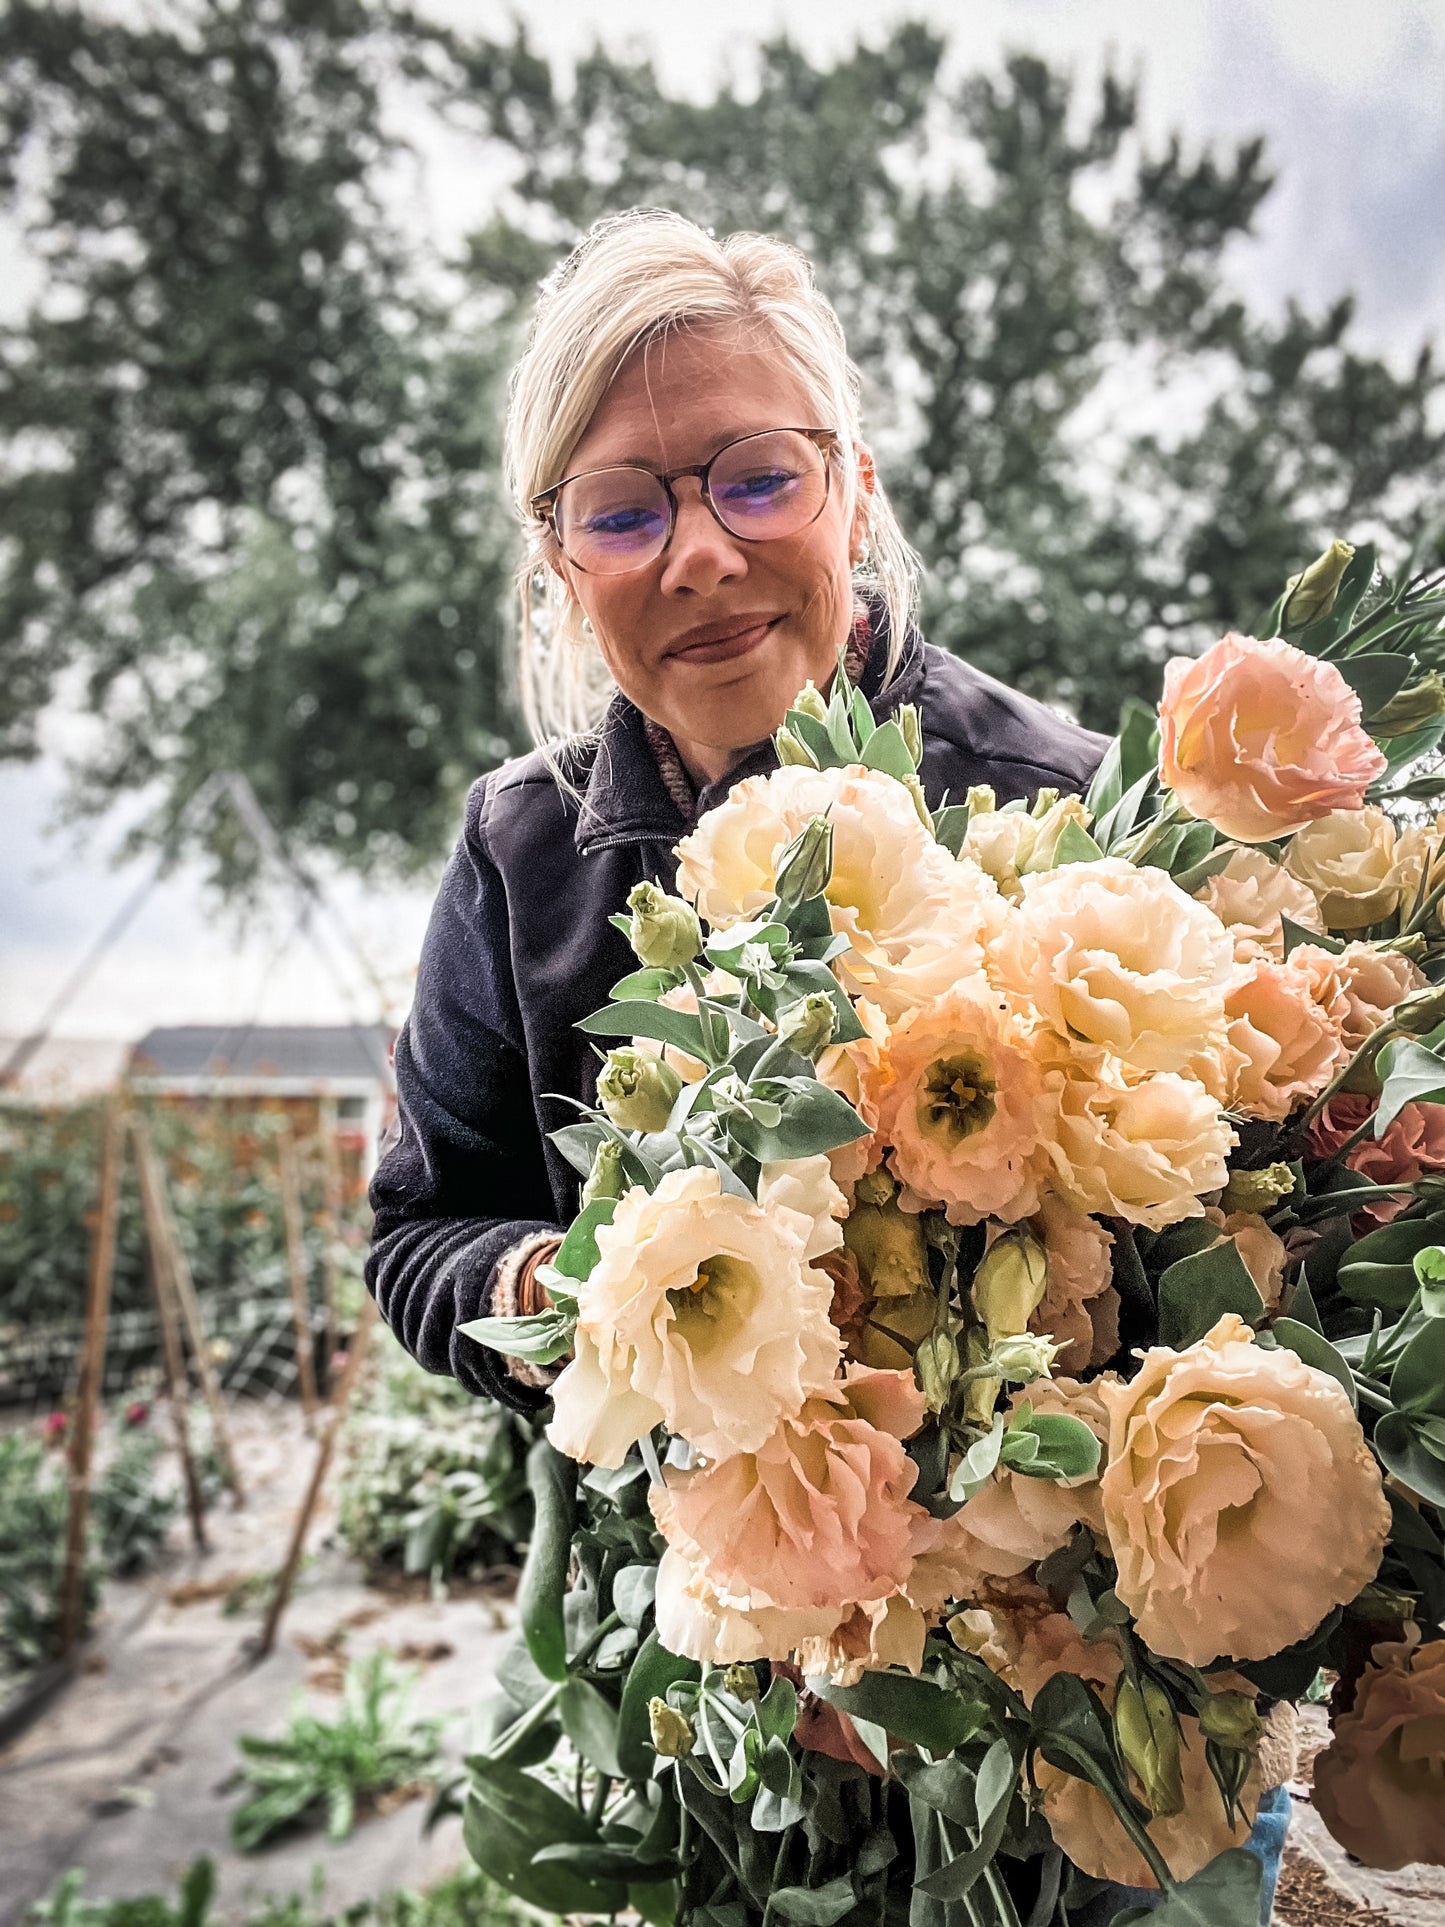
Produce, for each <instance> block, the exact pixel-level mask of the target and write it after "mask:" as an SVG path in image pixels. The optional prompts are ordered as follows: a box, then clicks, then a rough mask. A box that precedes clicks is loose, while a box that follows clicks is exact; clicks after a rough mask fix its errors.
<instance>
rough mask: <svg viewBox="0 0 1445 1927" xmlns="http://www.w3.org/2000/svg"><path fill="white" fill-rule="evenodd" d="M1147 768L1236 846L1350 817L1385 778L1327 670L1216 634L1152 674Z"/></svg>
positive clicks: (1291, 654)
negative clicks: (1152, 759) (1154, 756)
mask: <svg viewBox="0 0 1445 1927" xmlns="http://www.w3.org/2000/svg"><path fill="white" fill-rule="evenodd" d="M1159 728H1160V750H1159V768H1160V773H1161V774H1162V776H1163V778H1164V781H1165V782H1166V783H1167V784H1168V785H1169V787H1170V789H1172V790H1173V791H1174V793H1175V795H1176V796H1177V797H1178V798H1179V800H1180V802H1181V803H1183V804H1184V806H1185V808H1186V809H1188V810H1190V811H1191V812H1192V813H1193V814H1194V815H1195V816H1198V817H1202V818H1203V819H1204V820H1205V821H1206V822H1208V823H1213V824H1214V825H1215V827H1216V828H1217V829H1220V830H1222V831H1223V832H1224V834H1225V835H1226V836H1231V837H1237V838H1238V839H1239V841H1240V842H1242V843H1264V842H1268V841H1270V840H1271V839H1272V838H1274V837H1278V836H1288V835H1290V834H1292V832H1294V831H1295V830H1300V829H1303V828H1304V826H1305V824H1306V823H1313V822H1315V821H1316V820H1317V819H1318V818H1319V817H1322V816H1327V815H1328V814H1329V813H1330V811H1331V810H1358V809H1360V808H1361V807H1362V806H1363V804H1364V800H1365V791H1366V790H1367V789H1368V788H1369V786H1370V784H1371V783H1373V782H1374V781H1375V779H1376V777H1378V776H1382V775H1383V774H1384V771H1385V758H1384V757H1383V756H1382V755H1381V754H1380V752H1379V750H1378V749H1376V747H1375V745H1374V743H1373V742H1372V741H1371V740H1370V738H1369V736H1368V735H1367V734H1366V732H1365V731H1364V729H1362V728H1361V726H1360V699H1359V697H1358V696H1357V695H1356V694H1355V692H1354V690H1353V689H1351V688H1350V686H1349V684H1348V683H1347V682H1346V681H1345V679H1344V677H1343V676H1342V675H1341V674H1340V672H1339V670H1338V669H1336V668H1335V667H1334V665H1333V664H1332V663H1328V662H1321V661H1320V660H1319V659H1318V658H1317V657H1315V656H1310V655H1306V653H1305V652H1304V650H1303V649H1296V648H1295V647H1294V646H1293V644H1291V643H1288V642H1281V641H1279V640H1278V639H1275V640H1273V641H1270V642H1259V641H1257V640H1256V639H1255V638H1254V637H1253V636H1239V635H1233V634H1231V635H1227V636H1225V637H1224V638H1223V639H1222V641H1219V642H1217V643H1215V645H1214V647H1213V648H1212V649H1208V650H1206V651H1205V653H1204V654H1203V655H1202V656H1200V657H1199V658H1198V659H1197V660H1195V661H1191V660H1190V659H1189V658H1188V657H1185V656H1176V657H1175V659H1174V660H1173V661H1172V662H1170V663H1169V664H1167V665H1166V667H1165V670H1164V697H1163V700H1162V702H1161V703H1160V705H1159Z"/></svg>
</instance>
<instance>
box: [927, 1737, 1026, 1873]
mask: <svg viewBox="0 0 1445 1927" xmlns="http://www.w3.org/2000/svg"><path fill="white" fill-rule="evenodd" d="M1018 1782H1019V1763H1018V1760H1017V1758H1016V1757H1015V1755H1014V1751H1013V1747H1012V1745H1011V1744H1010V1742H1009V1741H1008V1740H1006V1739H998V1740H995V1741H994V1743H993V1745H992V1746H990V1748H989V1749H988V1752H987V1753H985V1755H984V1756H983V1760H982V1762H981V1763H980V1765H979V1769H978V1774H977V1778H976V1780H975V1782H974V1805H975V1809H976V1812H977V1816H978V1817H977V1822H976V1824H977V1826H978V1827H979V1828H980V1834H979V1838H978V1841H977V1843H976V1844H975V1845H974V1846H972V1847H970V1849H969V1850H968V1852H967V1853H963V1854H958V1855H956V1856H955V1857H954V1858H953V1859H951V1860H947V1861H945V1862H944V1864H943V1865H942V1866H941V1867H939V1868H938V1870H937V1871H936V1872H934V1873H929V1874H926V1875H925V1876H924V1878H923V1879H922V1880H920V1881H919V1882H918V1889H919V1891H920V1892H922V1893H924V1894H926V1895H927V1896H928V1898H929V1899H930V1900H943V1901H958V1900H962V1899H963V1897H964V1895H965V1894H967V1893H968V1892H969V1891H970V1889H971V1888H972V1887H973V1885H974V1883H975V1882H976V1881H977V1879H978V1877H979V1875H980V1874H981V1873H982V1872H983V1870H984V1868H985V1866H987V1864H988V1863H989V1861H990V1860H992V1859H993V1857H994V1855H995V1854H996V1853H997V1852H998V1848H999V1842H1000V1841H1001V1840H1002V1838H1003V1834H1004V1829H1005V1827H1006V1826H1007V1824H1008V1810H1009V1805H1010V1803H1011V1801H1012V1799H1013V1794H1014V1790H1015V1788H1016V1787H1017V1786H1018Z"/></svg>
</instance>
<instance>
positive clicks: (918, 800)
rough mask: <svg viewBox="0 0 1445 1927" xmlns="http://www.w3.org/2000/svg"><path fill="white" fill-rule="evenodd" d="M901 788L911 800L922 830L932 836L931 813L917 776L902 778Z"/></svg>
mask: <svg viewBox="0 0 1445 1927" xmlns="http://www.w3.org/2000/svg"><path fill="white" fill-rule="evenodd" d="M903 787H904V789H906V790H907V792H908V794H909V795H910V796H911V797H912V798H913V807H914V809H915V810H916V811H917V812H918V820H919V822H920V823H921V824H922V825H923V827H924V829H925V830H927V831H928V833H929V835H930V836H932V834H933V813H932V811H931V810H930V809H929V807H928V798H927V797H926V796H925V795H924V794H923V784H922V783H921V782H920V781H919V779H918V777H917V775H916V774H914V775H909V776H905V777H904V778H903Z"/></svg>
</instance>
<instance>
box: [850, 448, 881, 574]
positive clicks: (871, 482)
mask: <svg viewBox="0 0 1445 1927" xmlns="http://www.w3.org/2000/svg"><path fill="white" fill-rule="evenodd" d="M853 459H854V460H855V461H856V462H857V464H858V493H857V496H856V497H855V499H854V503H853V526H852V528H851V529H850V530H849V532H848V555H849V560H850V561H851V562H852V563H853V565H854V567H855V568H856V567H857V564H858V561H859V559H860V558H861V556H862V554H863V551H864V549H865V548H867V546H868V505H869V502H870V500H871V499H872V496H873V492H874V490H875V489H876V488H877V486H878V472H877V470H876V469H875V468H874V466H873V451H872V450H871V449H870V448H868V447H867V445H866V444H865V443H863V442H854V444H853Z"/></svg>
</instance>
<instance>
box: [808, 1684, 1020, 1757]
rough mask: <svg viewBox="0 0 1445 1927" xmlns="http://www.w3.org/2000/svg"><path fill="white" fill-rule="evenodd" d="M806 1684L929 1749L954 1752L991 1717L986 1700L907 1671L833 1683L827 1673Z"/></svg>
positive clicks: (822, 1696)
mask: <svg viewBox="0 0 1445 1927" xmlns="http://www.w3.org/2000/svg"><path fill="white" fill-rule="evenodd" d="M808 1685H809V1686H810V1687H811V1689H812V1690H813V1692H815V1693H816V1694H817V1695H818V1697H819V1698H820V1699H825V1700H827V1702H828V1704H829V1705H830V1706H836V1707H838V1708H839V1709H840V1710H841V1711H842V1712H844V1713H851V1714H854V1715H855V1716H856V1717H857V1718H859V1719H864V1720H872V1721H873V1722H874V1724H875V1725H877V1726H881V1727H884V1728H886V1729H887V1731H888V1732H889V1733H891V1734H892V1735H893V1736H894V1738H895V1739H900V1740H911V1741H912V1742H913V1743H914V1745H915V1746H926V1747H927V1748H928V1750H929V1752H930V1753H951V1752H952V1751H953V1749H954V1747H956V1746H962V1745H963V1743H964V1741H965V1740H971V1739H972V1738H973V1736H974V1734H975V1733H977V1732H979V1731H980V1730H981V1729H982V1727H983V1726H984V1724H985V1722H986V1721H987V1719H988V1708H987V1707H986V1706H984V1704H983V1703H982V1701H980V1700H971V1699H965V1698H964V1696H963V1695H962V1694H961V1693H960V1692H958V1691H957V1690H956V1689H955V1688H953V1687H952V1686H939V1685H936V1684H935V1683H934V1682H933V1681H932V1680H929V1679H914V1678H912V1677H911V1675H909V1674H907V1673H881V1672H880V1673H865V1674H864V1675H863V1677H862V1679H861V1680H859V1682H858V1684H857V1685H856V1686H835V1685H834V1684H833V1682H832V1681H831V1680H830V1679H827V1678H826V1677H825V1678H820V1679H810V1680H809V1681H808Z"/></svg>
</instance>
